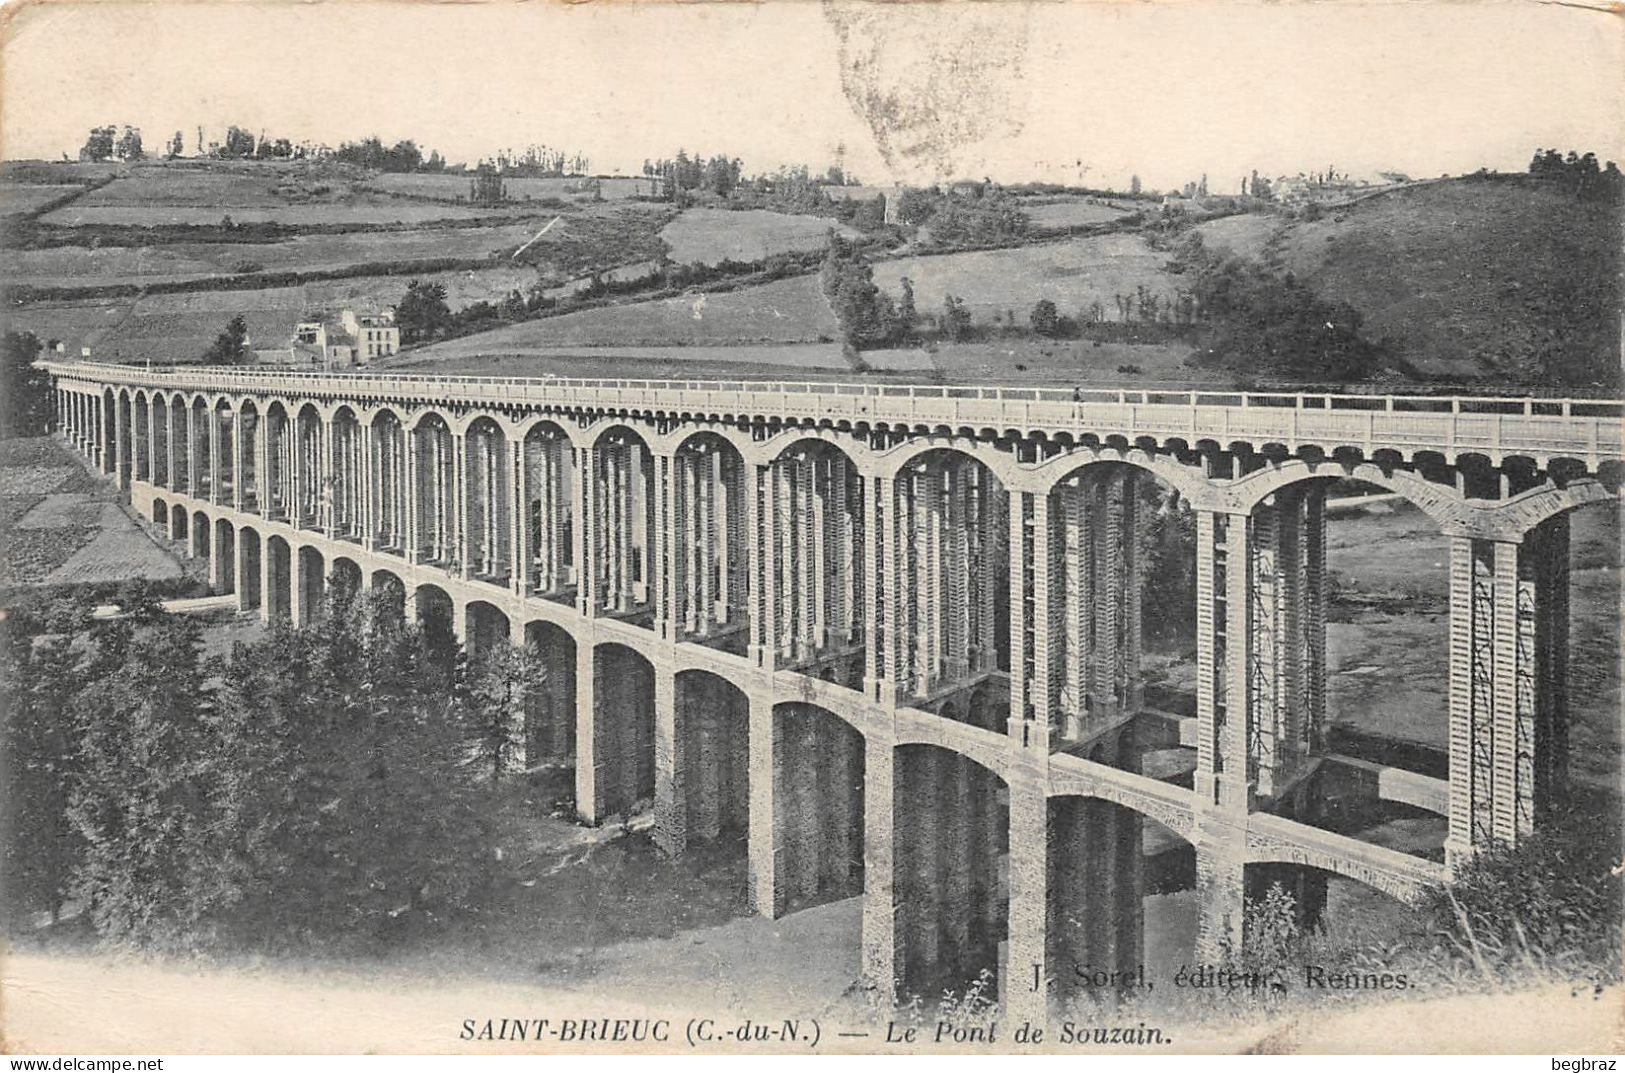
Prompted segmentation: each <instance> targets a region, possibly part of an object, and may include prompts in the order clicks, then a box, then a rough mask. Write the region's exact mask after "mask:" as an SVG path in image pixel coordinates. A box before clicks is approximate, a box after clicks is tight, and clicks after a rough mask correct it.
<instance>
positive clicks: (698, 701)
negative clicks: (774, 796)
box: [655, 669, 777, 852]
mask: <svg viewBox="0 0 1625 1073" xmlns="http://www.w3.org/2000/svg"><path fill="white" fill-rule="evenodd" d="M674 689H675V692H674V695H673V704H674V707H673V716H674V725H673V742H672V744H673V753H672V767H671V773H670V778H671V780H672V787H671V790H670V791H669V800H663V801H661V802H660V807H659V808H657V810H656V817H655V823H656V831H657V834H658V835H660V836H661V837H662V839H663V840H664V841H665V843H666V848H667V851H668V852H679V851H681V849H682V848H683V847H684V846H689V845H693V844H695V843H698V842H718V843H722V844H729V845H734V846H737V848H738V849H739V850H740V851H743V849H744V841H743V840H744V836H745V833H746V831H747V829H748V827H749V824H750V700H749V698H747V697H746V696H745V693H744V691H743V690H742V689H740V688H739V687H738V686H737V685H735V684H734V683H732V682H730V681H728V680H727V679H725V678H723V677H721V676H719V675H716V674H713V673H712V672H710V671H705V670H697V669H691V670H686V671H680V672H678V674H677V675H676V681H675V683H674ZM661 777H664V773H662V776H661ZM776 785H777V784H775V786H776ZM662 796H667V795H662Z"/></svg>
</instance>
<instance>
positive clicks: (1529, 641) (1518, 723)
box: [1512, 539, 1545, 839]
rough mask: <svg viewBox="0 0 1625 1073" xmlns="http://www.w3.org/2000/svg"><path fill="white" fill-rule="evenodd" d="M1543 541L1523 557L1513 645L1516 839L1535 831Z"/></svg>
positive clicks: (1536, 542)
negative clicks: (1538, 617) (1536, 558)
mask: <svg viewBox="0 0 1625 1073" xmlns="http://www.w3.org/2000/svg"><path fill="white" fill-rule="evenodd" d="M1544 543H1545V542H1544V541H1541V540H1538V539H1537V540H1536V541H1535V542H1534V545H1533V547H1531V548H1530V549H1529V550H1530V551H1531V552H1532V553H1533V556H1531V555H1524V554H1520V555H1519V556H1518V559H1519V563H1518V565H1519V571H1518V574H1519V577H1518V583H1517V612H1516V615H1517V628H1516V637H1515V640H1514V642H1513V645H1514V658H1515V659H1516V661H1517V663H1516V666H1515V667H1514V669H1513V681H1514V687H1513V688H1514V690H1515V693H1516V707H1517V711H1516V713H1515V723H1514V731H1513V735H1514V738H1513V787H1512V789H1513V794H1512V796H1513V824H1514V830H1515V833H1516V837H1518V838H1520V839H1521V838H1525V837H1527V836H1528V835H1530V834H1532V833H1534V830H1535V785H1536V783H1535V723H1536V718H1537V705H1538V703H1539V702H1538V700H1537V697H1536V689H1537V684H1538V678H1537V672H1538V665H1537V656H1536V645H1537V643H1538V639H1537V636H1536V629H1535V627H1536V615H1537V595H1536V593H1537V589H1536V586H1537V577H1536V570H1538V567H1537V566H1536V565H1535V564H1532V563H1531V562H1530V561H1529V560H1530V558H1532V557H1534V556H1541V557H1543V553H1544V552H1545V548H1544V547H1543V546H1542V545H1544Z"/></svg>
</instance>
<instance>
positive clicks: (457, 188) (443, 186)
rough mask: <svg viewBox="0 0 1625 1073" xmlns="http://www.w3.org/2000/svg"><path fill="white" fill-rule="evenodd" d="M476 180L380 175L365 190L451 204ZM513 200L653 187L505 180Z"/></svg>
mask: <svg viewBox="0 0 1625 1073" xmlns="http://www.w3.org/2000/svg"><path fill="white" fill-rule="evenodd" d="M472 181H473V179H472V177H471V176H470V175H468V174H466V173H465V174H460V175H459V174H452V175H445V174H441V175H399V174H385V175H377V176H374V177H373V178H371V179H369V180H367V183H366V187H367V188H368V189H372V190H379V191H382V192H383V193H386V194H408V195H411V196H414V197H433V198H443V199H446V200H452V201H463V200H467V198H468V189H469V184H470V183H471V182H472ZM502 183H503V187H504V188H505V189H506V190H507V195H508V199H509V200H510V201H521V202H522V201H530V200H537V201H540V200H542V199H544V198H558V199H560V200H564V201H591V200H593V187H594V186H595V185H596V186H597V188H598V190H599V191H600V193H601V194H602V196H603V198H604V200H605V201H622V200H625V199H626V198H631V197H637V196H639V195H640V194H641V195H647V194H648V193H649V191H650V184H649V181H648V180H647V179H635V178H626V179H617V178H610V179H596V180H595V179H528V178H507V179H503V180H502Z"/></svg>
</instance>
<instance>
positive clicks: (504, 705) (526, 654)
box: [468, 645, 546, 782]
mask: <svg viewBox="0 0 1625 1073" xmlns="http://www.w3.org/2000/svg"><path fill="white" fill-rule="evenodd" d="M468 678H469V684H468V704H469V708H470V713H471V715H472V716H473V724H474V727H475V728H476V735H477V737H476V740H477V742H478V755H479V757H480V760H481V762H482V766H483V767H484V768H485V769H486V770H488V771H489V772H490V773H491V779H492V781H493V782H495V781H497V780H499V779H501V778H502V776H504V775H513V774H520V773H522V772H523V771H524V770H525V767H526V765H527V763H528V760H529V743H530V742H529V731H530V727H531V726H532V725H533V723H534V722H535V717H536V715H537V714H538V713H539V712H540V711H541V708H542V705H543V693H542V688H543V685H544V684H545V682H546V671H545V668H544V666H543V664H542V661H541V659H540V657H539V656H538V655H537V653H536V651H535V650H534V649H531V648H520V647H518V646H515V645H500V646H496V647H494V648H493V649H492V650H491V651H489V652H487V653H485V654H484V655H482V656H481V657H480V658H479V659H477V660H475V661H474V662H473V663H472V665H471V666H470V668H469V674H468Z"/></svg>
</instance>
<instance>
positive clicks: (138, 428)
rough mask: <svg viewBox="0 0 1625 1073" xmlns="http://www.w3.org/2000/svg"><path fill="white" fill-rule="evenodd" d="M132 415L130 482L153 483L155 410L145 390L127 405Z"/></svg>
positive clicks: (137, 393)
mask: <svg viewBox="0 0 1625 1073" xmlns="http://www.w3.org/2000/svg"><path fill="white" fill-rule="evenodd" d="M127 410H128V413H130V480H132V481H146V483H153V436H151V432H153V408H151V402H150V398H148V395H146V392H145V390H138V392H135V393H133V395H132V397H130V402H128V403H127Z"/></svg>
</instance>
